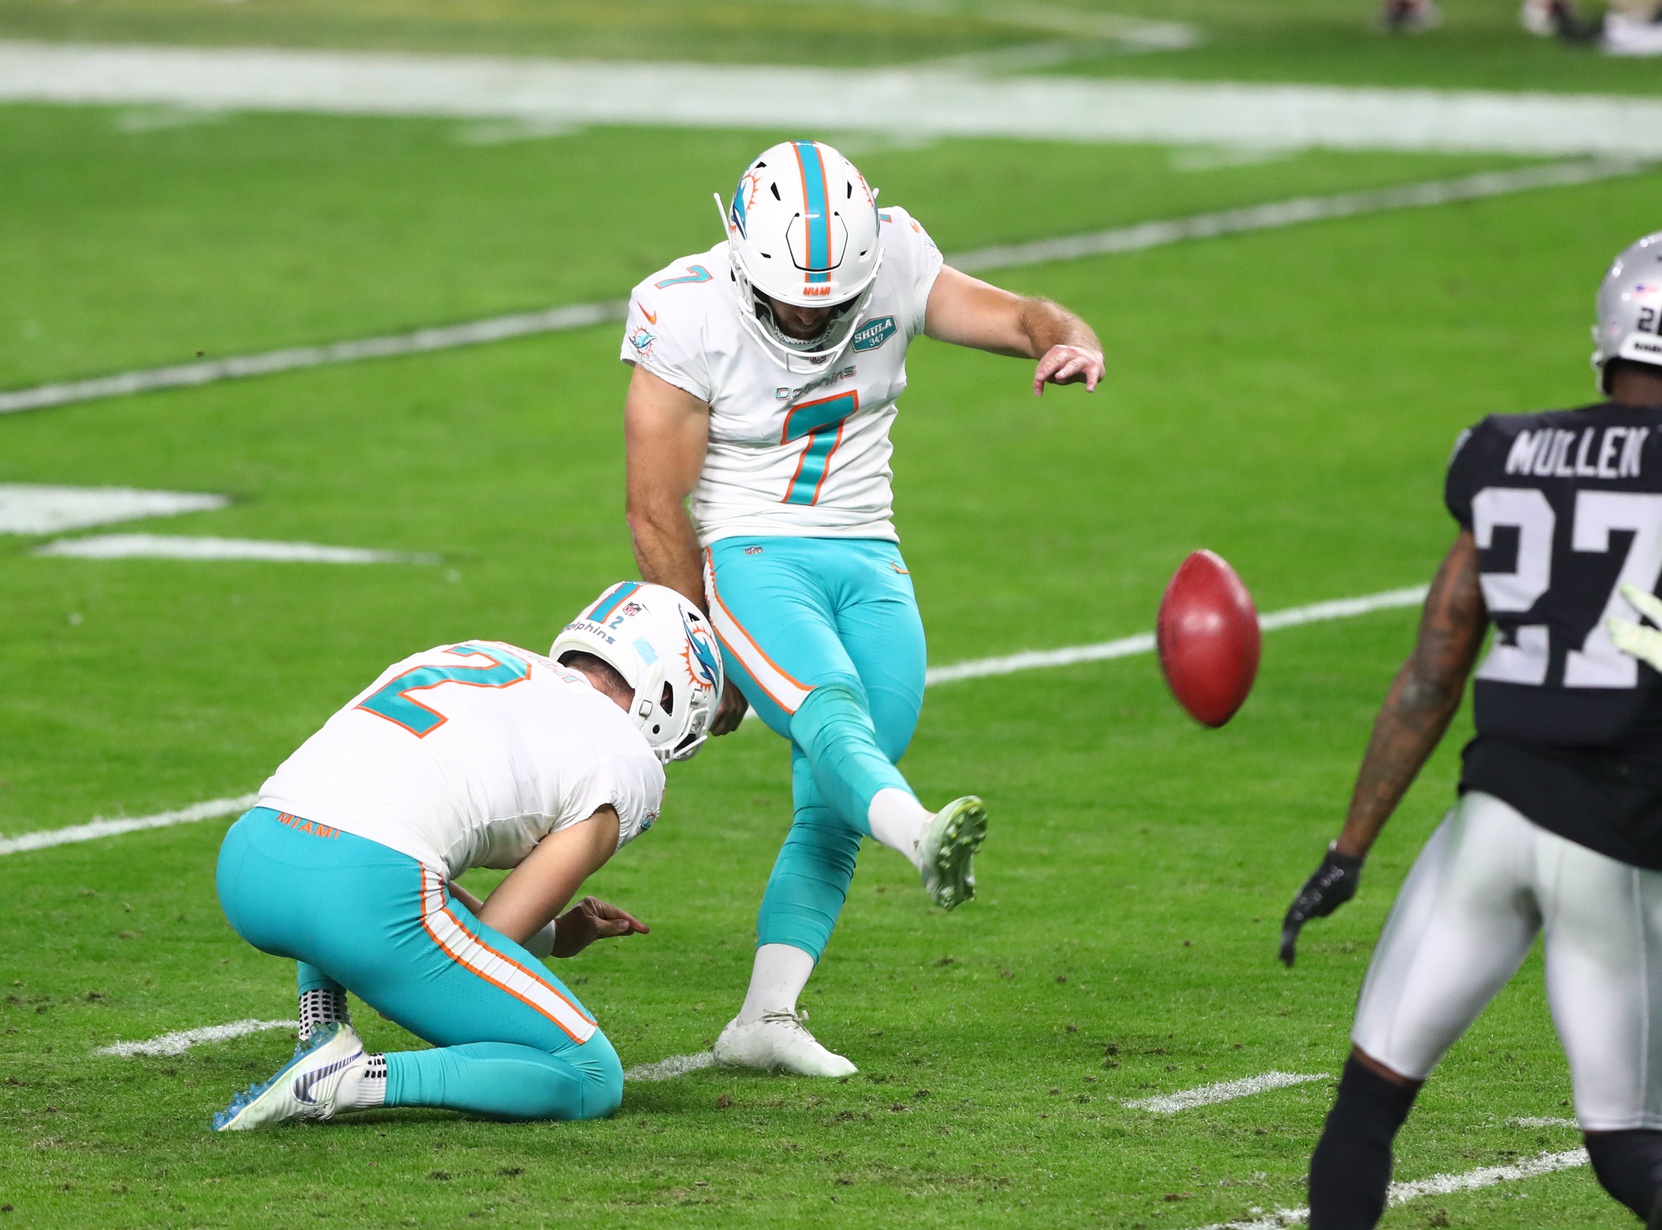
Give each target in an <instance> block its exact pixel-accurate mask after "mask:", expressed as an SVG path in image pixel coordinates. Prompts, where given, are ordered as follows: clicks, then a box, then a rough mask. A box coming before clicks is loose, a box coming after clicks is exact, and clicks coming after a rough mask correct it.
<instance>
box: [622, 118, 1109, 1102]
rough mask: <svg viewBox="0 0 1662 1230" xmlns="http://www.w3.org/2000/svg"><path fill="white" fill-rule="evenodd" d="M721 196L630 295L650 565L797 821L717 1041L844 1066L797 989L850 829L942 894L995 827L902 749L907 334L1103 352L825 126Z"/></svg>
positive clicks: (813, 957) (911, 707) (753, 168)
mask: <svg viewBox="0 0 1662 1230" xmlns="http://www.w3.org/2000/svg"><path fill="white" fill-rule="evenodd" d="M717 207H718V209H720V210H721V212H722V214H723V217H724V221H725V225H726V229H727V238H726V240H725V241H723V242H722V243H719V244H717V245H716V246H715V247H714V248H711V249H710V250H709V251H708V252H705V253H702V254H700V255H695V256H690V257H686V258H684V259H682V260H679V261H676V262H675V263H674V264H672V265H670V266H668V267H667V268H665V269H662V270H659V271H658V272H657V273H655V274H653V275H652V276H651V277H649V278H647V279H646V280H645V281H644V282H642V283H641V284H640V285H639V286H637V287H635V289H634V292H633V295H632V296H631V303H630V308H629V320H628V323H627V326H626V331H625V339H624V342H623V351H622V357H623V360H624V361H625V362H626V363H630V364H632V365H633V366H634V371H633V373H632V375H631V377H630V381H629V392H628V398H627V403H626V408H625V417H626V422H627V435H628V488H629V491H628V503H629V526H630V530H631V532H632V534H633V536H634V541H635V555H636V559H637V560H638V562H639V564H640V568H641V575H642V576H644V577H646V578H647V579H648V580H651V581H657V582H660V583H662V584H664V585H668V586H670V587H672V588H674V589H676V590H679V591H680V592H681V593H682V594H685V595H686V596H687V597H689V598H693V599H695V600H697V601H701V602H707V609H708V610H709V611H710V618H711V621H712V623H713V624H714V625H715V629H716V634H717V636H718V637H719V638H720V640H721V644H722V649H723V651H724V653H725V656H726V663H727V671H728V679H729V686H728V689H727V694H726V696H725V697H724V698H723V702H722V706H721V709H720V711H719V712H718V714H717V717H716V724H715V729H714V733H716V734H718V735H719V734H725V733H726V732H728V731H730V730H732V729H733V728H734V727H736V726H737V725H738V722H739V719H740V718H742V717H743V716H744V712H745V707H746V702H747V701H748V703H749V705H750V706H752V707H754V708H755V710H756V711H757V713H758V714H760V716H761V717H762V720H763V721H765V722H766V723H767V725H768V726H769V727H770V728H771V729H772V730H773V731H774V732H775V733H777V734H780V735H782V736H784V737H785V738H787V739H789V740H790V742H791V774H792V783H791V785H792V796H793V802H794V818H793V823H792V825H791V829H790V832H789V834H788V835H787V836H786V838H785V843H784V847H783V849H781V851H780V853H779V857H778V860H777V862H776V863H775V864H774V868H773V874H772V877H771V878H770V879H769V881H768V886H767V891H766V893H765V894H764V895H763V898H762V907H761V912H760V917H759V919H758V922H757V949H756V958H755V965H754V968H753V972H752V976H751V981H750V991H749V994H748V995H747V996H746V998H745V1001H744V1005H743V1007H742V1008H740V1010H739V1014H738V1015H737V1016H736V1017H735V1018H734V1019H733V1020H732V1021H731V1022H729V1024H728V1025H727V1027H726V1028H725V1029H723V1030H722V1032H721V1036H720V1037H719V1038H718V1039H717V1040H716V1044H715V1055H716V1058H717V1060H718V1061H720V1062H722V1063H724V1064H729V1065H735V1066H741V1067H748V1068H760V1069H782V1070H785V1071H789V1072H796V1073H800V1074H802V1075H806V1076H845V1075H847V1074H849V1073H851V1072H854V1071H855V1070H856V1069H855V1067H854V1065H853V1064H852V1063H850V1062H849V1061H848V1060H847V1059H844V1058H843V1057H842V1056H840V1055H835V1054H833V1053H831V1052H830V1051H828V1050H826V1049H825V1048H824V1047H822V1046H820V1045H819V1043H818V1042H816V1041H815V1040H814V1038H813V1037H812V1036H811V1035H810V1034H809V1033H808V1031H807V1030H806V1029H805V1028H803V1025H802V1022H801V1019H800V1018H799V1017H798V1016H797V1014H796V1003H797V997H798V996H799V995H800V993H801V991H802V988H803V987H804V985H806V983H807V981H808V977H809V975H810V974H811V973H812V972H813V969H814V965H815V963H816V962H817V961H818V960H819V957H820V954H821V953H822V952H823V951H824V949H825V945H826V942H827V941H828V940H829V939H830V936H831V929H832V927H833V925H834V924H835V923H836V920H837V914H838V912H839V911H840V910H841V909H842V906H843V901H844V899H845V898H846V896H847V894H848V886H849V883H850V881H851V879H852V878H853V875H854V859H855V855H856V853H857V852H858V850H859V848H860V841H861V839H862V838H863V837H865V836H868V835H869V836H871V837H874V838H876V839H877V840H878V841H879V842H880V843H882V844H883V845H885V846H888V847H889V848H891V849H893V850H896V851H899V852H900V853H901V854H902V855H904V856H905V857H906V858H907V859H909V860H910V861H911V862H912V864H913V865H914V866H915V867H916V868H917V870H918V872H919V874H920V876H921V878H922V881H923V886H924V888H925V889H926V890H927V891H928V893H929V895H930V896H931V898H933V900H934V901H935V903H936V904H938V905H940V906H942V907H943V908H945V909H949V910H950V909H952V908H953V907H954V906H957V905H961V904H962V903H963V902H965V901H967V900H969V899H970V898H971V897H972V896H974V892H975V880H974V876H973V873H972V863H971V859H972V856H973V854H974V853H975V851H976V849H977V848H978V846H979V845H980V843H981V840H982V837H983V835H984V833H985V831H986V812H985V810H984V809H983V807H982V804H981V800H979V799H977V798H975V797H973V796H966V797H964V798H960V799H958V800H956V801H955V802H953V803H950V804H948V805H947V806H946V807H945V808H944V809H942V810H941V811H939V812H934V811H931V810H930V809H928V808H926V807H924V806H923V805H922V804H921V803H919V802H918V799H917V796H916V795H915V794H914V793H913V791H912V788H911V787H910V786H909V785H908V784H907V782H906V779H905V778H904V777H902V776H901V774H900V772H899V771H898V770H897V769H896V768H895V764H896V762H897V761H899V759H900V757H901V754H902V753H903V752H905V750H906V745H907V744H908V743H909V742H910V741H911V738H912V731H913V729H914V728H915V727H916V725H917V721H918V713H919V709H920V707H921V705H922V702H923V684H924V665H925V663H924V638H923V624H922V621H921V620H920V619H919V617H918V609H917V600H916V598H915V596H914V595H913V592H912V581H911V576H910V574H909V573H908V572H907V569H906V562H905V560H903V559H902V558H901V554H900V549H899V547H898V546H897V545H896V538H897V536H896V534H895V530H894V524H893V520H892V517H891V504H892V493H891V491H890V486H889V480H890V478H891V472H890V470H889V457H890V455H891V453H892V452H893V447H892V445H891V444H890V440H889V430H890V427H891V426H892V425H893V423H894V419H895V413H896V405H895V403H896V401H897V399H898V398H899V397H900V395H901V393H902V392H904V391H905V388H906V352H907V348H908V347H909V346H910V345H911V343H912V342H913V341H914V340H915V339H916V338H917V337H918V336H919V335H920V334H927V335H929V336H930V337H933V338H938V339H940V340H943V341H948V342H955V343H957V344H959V345H962V346H973V347H977V348H979V349H982V350H989V351H993V352H994V353H997V354H1005V355H1012V356H1017V357H1023V358H1028V359H1036V360H1038V368H1037V370H1036V371H1035V373H1034V377H1033V391H1034V392H1035V394H1037V393H1038V392H1040V390H1042V388H1043V387H1044V385H1045V384H1046V383H1052V384H1072V383H1083V384H1085V385H1086V387H1088V388H1093V389H1094V388H1095V387H1096V383H1097V381H1098V380H1100V379H1101V377H1102V368H1103V365H1102V351H1101V347H1100V346H1099V345H1098V344H1097V340H1096V336H1095V335H1094V334H1093V333H1092V332H1091V330H1090V329H1089V328H1088V327H1087V326H1086V325H1085V324H1084V322H1083V321H1081V320H1080V319H1079V318H1078V317H1077V316H1075V315H1073V314H1072V313H1071V312H1068V311H1065V310H1064V309H1062V308H1060V307H1058V306H1057V305H1056V304H1054V303H1050V302H1048V301H1046V300H1043V299H1030V298H1024V297H1023V296H1020V295H1014V294H1010V293H1008V292H1006V291H1002V290H999V289H997V288H996V287H993V286H989V285H987V284H986V283H985V282H980V281H977V280H976V279H974V278H971V277H968V276H966V275H965V274H962V273H959V272H958V271H956V270H954V269H951V268H950V267H948V266H946V265H944V264H943V263H942V260H941V254H940V252H939V251H938V250H937V249H936V247H935V245H934V244H933V243H932V242H930V239H929V236H928V235H927V234H926V233H925V232H924V230H923V227H922V226H920V225H919V224H918V222H917V221H916V220H914V219H913V218H912V217H911V215H909V214H908V213H907V212H906V211H905V210H904V209H901V208H899V207H898V206H892V207H884V208H883V209H881V210H880V209H879V208H878V207H877V204H876V200H875V194H874V193H873V192H872V190H871V189H870V188H868V187H867V186H866V181H865V179H864V178H862V177H861V175H860V172H859V171H857V170H856V169H855V168H854V166H853V164H852V163H850V162H849V161H848V160H847V159H845V158H844V157H843V156H842V155H841V154H839V153H838V152H837V151H836V150H834V149H832V148H831V147H830V146H829V145H825V144H823V143H821V142H817V141H789V142H785V143H783V144H780V145H775V146H774V147H772V148H771V149H769V150H766V151H765V152H763V154H762V156H761V157H759V158H757V159H756V161H755V162H753V163H751V164H750V166H749V167H748V168H747V169H746V170H745V172H744V174H743V175H742V176H740V178H739V183H738V187H737V188H736V189H735V190H734V193H733V199H732V201H731V202H730V203H729V204H727V205H723V204H722V202H721V201H720V198H717ZM689 497H691V511H690V515H689V511H688V507H687V501H688V498H689ZM701 552H702V554H701ZM735 685H736V686H735Z"/></svg>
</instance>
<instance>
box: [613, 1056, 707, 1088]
mask: <svg viewBox="0 0 1662 1230" xmlns="http://www.w3.org/2000/svg"><path fill="white" fill-rule="evenodd" d="M715 1066H716V1057H715V1056H714V1055H713V1054H711V1053H710V1052H709V1051H698V1052H696V1053H695V1054H692V1055H671V1056H670V1057H669V1058H668V1059H660V1060H659V1061H658V1062H657V1063H643V1064H637V1065H636V1066H635V1067H633V1068H630V1069H629V1070H628V1071H626V1072H625V1073H624V1074H623V1079H624V1080H626V1081H672V1080H674V1079H675V1078H676V1077H677V1076H685V1075H686V1074H687V1073H688V1072H702V1071H703V1070H704V1069H705V1068H713V1067H715Z"/></svg>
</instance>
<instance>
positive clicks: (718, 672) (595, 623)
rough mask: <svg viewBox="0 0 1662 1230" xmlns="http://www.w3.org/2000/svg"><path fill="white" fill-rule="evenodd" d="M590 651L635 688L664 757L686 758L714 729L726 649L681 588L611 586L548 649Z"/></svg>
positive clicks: (642, 719) (636, 706)
mask: <svg viewBox="0 0 1662 1230" xmlns="http://www.w3.org/2000/svg"><path fill="white" fill-rule="evenodd" d="M570 653H589V654H593V655H594V656H595V657H597V658H599V659H600V660H601V661H602V662H605V663H606V664H607V665H608V666H610V667H611V668H612V669H613V670H615V671H617V673H618V674H620V675H622V676H623V679H624V682H626V683H627V684H628V685H629V686H630V687H632V688H634V689H635V698H634V700H633V701H632V702H631V704H630V706H629V716H630V717H632V718H634V719H635V724H636V725H638V726H639V727H640V728H641V733H642V734H644V735H645V736H646V741H647V743H649V744H650V745H651V746H652V752H653V754H654V755H656V756H657V757H658V759H659V761H660V762H662V763H664V764H668V763H669V762H670V761H672V760H685V759H687V758H688V757H689V756H691V755H692V754H693V753H694V752H696V751H698V748H699V745H700V744H702V743H703V742H704V740H705V739H706V738H707V737H708V736H709V733H710V723H711V722H712V721H714V720H715V716H716V705H717V703H718V702H719V701H720V700H721V688H722V668H721V650H720V649H719V648H718V647H717V644H716V634H715V633H714V632H713V631H712V630H711V628H710V621H709V620H707V619H705V618H704V613H703V612H702V611H700V610H699V609H698V608H697V607H696V606H694V605H693V604H692V603H690V602H688V601H687V600H686V599H685V598H683V597H682V596H681V595H680V594H678V593H676V592H675V591H674V590H673V589H670V588H669V587H668V586H664V585H651V584H648V583H647V582H645V581H621V582H619V583H618V584H616V585H613V586H611V587H610V588H608V589H607V590H606V592H605V593H603V594H601V595H600V598H599V599H598V600H597V601H596V602H594V603H593V604H591V605H590V606H589V607H588V608H587V609H585V610H584V612H583V613H582V614H581V615H579V616H578V617H577V618H576V619H574V620H572V621H571V622H570V623H569V624H567V625H566V626H565V628H564V629H563V630H562V631H561V632H560V635H559V636H557V637H555V638H554V645H553V647H552V648H550V649H549V651H548V656H549V657H550V658H552V659H553V660H554V661H556V662H558V661H560V659H561V657H562V656H564V655H566V654H570Z"/></svg>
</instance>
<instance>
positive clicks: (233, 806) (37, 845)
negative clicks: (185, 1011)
mask: <svg viewBox="0 0 1662 1230" xmlns="http://www.w3.org/2000/svg"><path fill="white" fill-rule="evenodd" d="M1428 588H1429V587H1428V586H1425V585H1413V586H1409V587H1408V588H1406V589H1388V590H1386V591H1384V592H1383V593H1378V594H1368V595H1365V596H1364V597H1361V598H1340V599H1338V600H1336V601H1332V602H1315V603H1311V604H1310V605H1308V606H1295V607H1290V608H1288V609H1287V610H1285V611H1273V612H1271V613H1270V614H1268V615H1265V616H1262V617H1260V619H1259V620H1258V626H1259V627H1260V628H1263V629H1265V630H1268V631H1274V630H1275V629H1277V628H1296V627H1299V626H1301V625H1303V624H1310V623H1319V622H1322V621H1324V620H1330V619H1348V618H1351V617H1352V616H1356V615H1366V614H1368V613H1369V612H1371V611H1385V610H1391V609H1393V608H1397V607H1405V606H1416V605H1418V604H1419V603H1420V602H1422V601H1424V600H1425V595H1426V591H1427V589H1428ZM1153 650H1154V636H1153V634H1152V633H1148V632H1143V633H1139V634H1138V635H1136V636H1127V637H1122V638H1121V639H1119V640H1117V641H1104V642H1102V643H1100V644H1096V645H1075V646H1073V647H1071V648H1068V649H1034V650H1028V651H1027V652H1025V653H1017V654H1009V655H1007V656H1005V657H999V658H979V659H976V660H974V661H970V662H957V663H954V664H952V665H949V666H941V667H937V668H934V669H932V670H931V671H930V672H929V673H928V675H927V676H926V678H925V682H926V683H927V684H929V685H934V684H938V683H956V682H958V681H959V680H963V679H980V678H983V677H985V676H988V675H1011V674H1014V673H1016V672H1017V671H1026V670H1038V669H1042V668H1044V667H1050V666H1068V665H1071V664H1072V663H1075V662H1099V661H1103V660H1105V659H1109V658H1124V657H1130V656H1131V655H1133V654H1139V653H1151V652H1153ZM745 716H746V720H747V721H748V720H749V719H750V718H751V717H754V716H755V711H754V710H752V711H751V712H750V713H748V714H746V715H745ZM257 802H259V796H258V795H253V794H245V795H239V796H238V797H237V798H234V799H211V800H209V801H208V802H206V803H197V804H194V805H193V806H190V807H185V808H181V809H180V810H178V811H166V812H162V813H160V814H159V815H155V816H142V817H139V818H138V819H134V820H103V819H96V818H95V819H94V820H92V821H91V822H90V823H88V824H77V825H73V826H71V827H69V828H62V829H45V830H42V831H40V832H34V833H24V834H22V835H20V836H17V837H0V855H6V854H18V853H20V852H22V851H24V850H41V849H45V848H46V847H48V846H61V845H68V844H71V843H73V842H79V841H94V840H96V839H98V838H100V837H113V836H115V835H116V834H118V833H133V832H137V831H139V830H141V829H159V828H167V827H168V826H170V825H174V824H189V823H191V822H193V821H196V820H211V819H215V818H217V817H220V816H228V815H232V814H233V813H235V812H241V811H247V810H248V809H249V808H250V807H252V806H254V804H255V803H257Z"/></svg>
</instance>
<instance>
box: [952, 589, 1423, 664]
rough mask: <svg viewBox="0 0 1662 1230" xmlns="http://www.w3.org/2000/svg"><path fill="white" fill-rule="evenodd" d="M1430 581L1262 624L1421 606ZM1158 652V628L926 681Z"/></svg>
mask: <svg viewBox="0 0 1662 1230" xmlns="http://www.w3.org/2000/svg"><path fill="white" fill-rule="evenodd" d="M1429 589H1430V586H1427V585H1410V586H1408V587H1407V588H1405V589H1388V590H1386V591H1385V592H1383V593H1378V594H1368V595H1367V596H1365V597H1362V598H1341V599H1338V600H1337V601H1334V602H1314V603H1311V604H1310V605H1309V606H1295V607H1290V608H1288V609H1287V610H1285V611H1272V612H1271V613H1270V614H1268V615H1264V616H1261V617H1260V618H1259V620H1258V627H1259V628H1260V629H1262V630H1263V631H1265V632H1274V631H1275V630H1276V629H1278V628H1296V627H1299V626H1301V625H1303V624H1314V623H1322V622H1325V621H1327V620H1330V619H1349V618H1351V617H1352V616H1356V615H1366V614H1369V613H1370V612H1372V611H1388V610H1392V609H1394V608H1397V607H1405V606H1418V605H1419V604H1420V603H1422V602H1424V601H1425V595H1426V593H1427V592H1428V591H1429ZM1153 652H1154V633H1152V632H1139V633H1138V634H1137V635H1136V636H1124V637H1121V638H1120V639H1119V640H1117V641H1102V642H1099V643H1098V644H1095V645H1073V646H1070V647H1068V648H1066V649H1029V650H1026V651H1024V652H1022V653H1013V654H1009V655H1007V656H1005V657H1000V658H977V659H974V660H973V661H969V662H955V663H953V664H952V665H950V666H937V667H931V668H930V670H929V673H928V675H927V676H925V681H926V682H927V683H928V684H929V685H930V686H933V685H935V684H939V683H957V682H958V681H959V680H962V679H984V678H986V677H987V676H989V675H1013V674H1015V673H1016V672H1018V671H1030V670H1041V669H1043V668H1045V667H1051V666H1072V665H1074V664H1075V663H1078V662H1103V661H1107V660H1108V659H1111V658H1129V657H1133V656H1135V655H1136V654H1141V653H1153Z"/></svg>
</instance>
